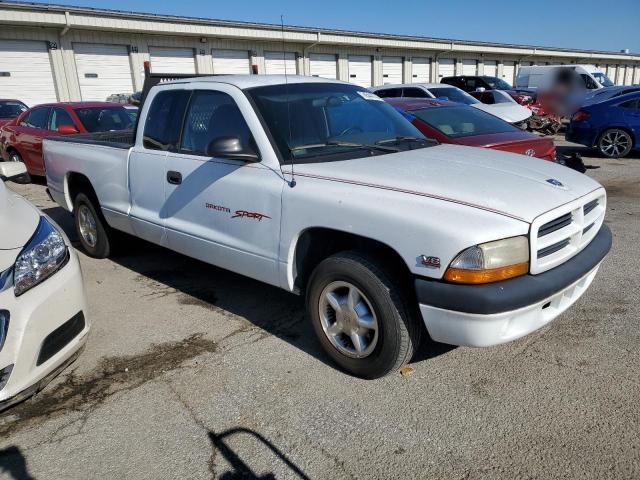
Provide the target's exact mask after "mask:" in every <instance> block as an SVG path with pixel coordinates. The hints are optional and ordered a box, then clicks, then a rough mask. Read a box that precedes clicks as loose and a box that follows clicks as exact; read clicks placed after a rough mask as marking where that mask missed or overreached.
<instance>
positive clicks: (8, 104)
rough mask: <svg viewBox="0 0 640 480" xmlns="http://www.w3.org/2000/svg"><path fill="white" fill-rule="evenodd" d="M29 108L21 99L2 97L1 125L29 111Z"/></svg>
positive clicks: (0, 100)
mask: <svg viewBox="0 0 640 480" xmlns="http://www.w3.org/2000/svg"><path fill="white" fill-rule="evenodd" d="M28 108H29V107H27V106H26V105H25V104H24V103H22V102H21V101H20V100H11V99H7V98H3V99H0V127H1V126H2V125H5V124H7V123H9V122H10V121H11V120H13V119H14V118H16V117H17V116H18V115H20V114H21V113H22V112H25V111H27V110H28Z"/></svg>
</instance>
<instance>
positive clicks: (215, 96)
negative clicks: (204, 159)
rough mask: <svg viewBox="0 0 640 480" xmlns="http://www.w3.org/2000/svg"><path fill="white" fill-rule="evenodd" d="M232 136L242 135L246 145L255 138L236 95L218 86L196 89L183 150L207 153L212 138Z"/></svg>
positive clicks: (239, 136) (183, 134)
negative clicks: (233, 95)
mask: <svg viewBox="0 0 640 480" xmlns="http://www.w3.org/2000/svg"><path fill="white" fill-rule="evenodd" d="M230 136H233V137H238V138H240V141H241V143H242V145H249V144H250V143H251V142H253V137H252V135H251V131H250V130H249V126H248V125H247V122H246V121H245V120H244V116H243V115H242V112H240V109H239V108H238V106H237V105H236V102H235V101H234V100H233V98H232V97H231V96H230V95H228V94H226V93H223V92H217V91H214V90H201V91H195V92H194V93H193V96H192V97H191V102H190V103H189V110H188V111H187V116H186V118H185V122H184V131H183V132H182V145H181V147H180V150H181V151H182V152H184V153H190V154H193V155H204V156H206V155H207V153H206V152H207V147H208V146H209V144H210V143H211V141H212V140H214V139H216V138H220V137H230Z"/></svg>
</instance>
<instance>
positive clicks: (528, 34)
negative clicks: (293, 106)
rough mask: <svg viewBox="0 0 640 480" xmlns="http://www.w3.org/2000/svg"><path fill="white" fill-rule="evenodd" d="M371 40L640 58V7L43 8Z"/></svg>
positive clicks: (549, 1)
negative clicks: (383, 36)
mask: <svg viewBox="0 0 640 480" xmlns="http://www.w3.org/2000/svg"><path fill="white" fill-rule="evenodd" d="M31 1H32V2H33V1H35V2H36V3H58V4H66V5H78V6H87V7H95V8H110V9H117V10H127V11H137V12H150V13H159V14H171V15H184V16H193V17H206V18H218V19H225V20H245V21H255V22H265V23H279V22H280V14H284V16H285V23H286V24H289V25H301V26H309V27H325V28H339V29H346V30H358V31H366V32H382V33H396V34H407V35H422V36H430V37H442V38H453V39H463V40H478V41H488V42H501V43H519V44H529V45H540V46H555V47H565V48H584V49H590V50H610V51H618V50H620V49H623V48H629V49H630V50H631V51H632V52H640V0H616V1H610V2H607V1H604V0H598V1H596V0H582V1H580V0H533V1H526V2H525V1H518V0H509V1H505V0H492V1H481V0H476V1H469V0H467V1H464V0H421V1H420V0H402V1H390V0H385V1H368V2H364V1H357V0H339V1H336V0H322V1H317V0H316V1H311V2H310V1H305V0H269V1H264V0H263V1H260V0H253V1H247V0H233V1H229V0H225V1H223V2H220V1H213V0H208V1H207V0H180V1H176V0H138V1H131V0H129V1H126V0H109V1H94V0H69V1H60V0H58V1H55V0H52V1H48V2H47V1H42V0H31Z"/></svg>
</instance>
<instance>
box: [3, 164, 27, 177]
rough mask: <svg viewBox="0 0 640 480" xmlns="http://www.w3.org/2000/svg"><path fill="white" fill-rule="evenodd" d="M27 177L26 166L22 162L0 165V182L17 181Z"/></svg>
mask: <svg viewBox="0 0 640 480" xmlns="http://www.w3.org/2000/svg"><path fill="white" fill-rule="evenodd" d="M26 175H27V166H26V165H25V164H24V163H22V162H2V163H0V180H2V181H7V180H13V181H15V180H19V179H20V178H23V177H25V176H26Z"/></svg>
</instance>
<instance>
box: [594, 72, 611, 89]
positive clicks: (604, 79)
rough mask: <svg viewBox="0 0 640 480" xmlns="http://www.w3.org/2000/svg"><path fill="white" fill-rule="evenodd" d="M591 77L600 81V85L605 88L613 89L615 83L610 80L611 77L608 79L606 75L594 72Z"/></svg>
mask: <svg viewBox="0 0 640 480" xmlns="http://www.w3.org/2000/svg"><path fill="white" fill-rule="evenodd" d="M591 76H592V77H593V78H595V79H596V80H597V81H598V83H599V84H600V85H602V86H603V87H613V82H612V81H611V80H609V77H607V76H606V75H605V74H604V73H602V72H593V73H592V74H591Z"/></svg>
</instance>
